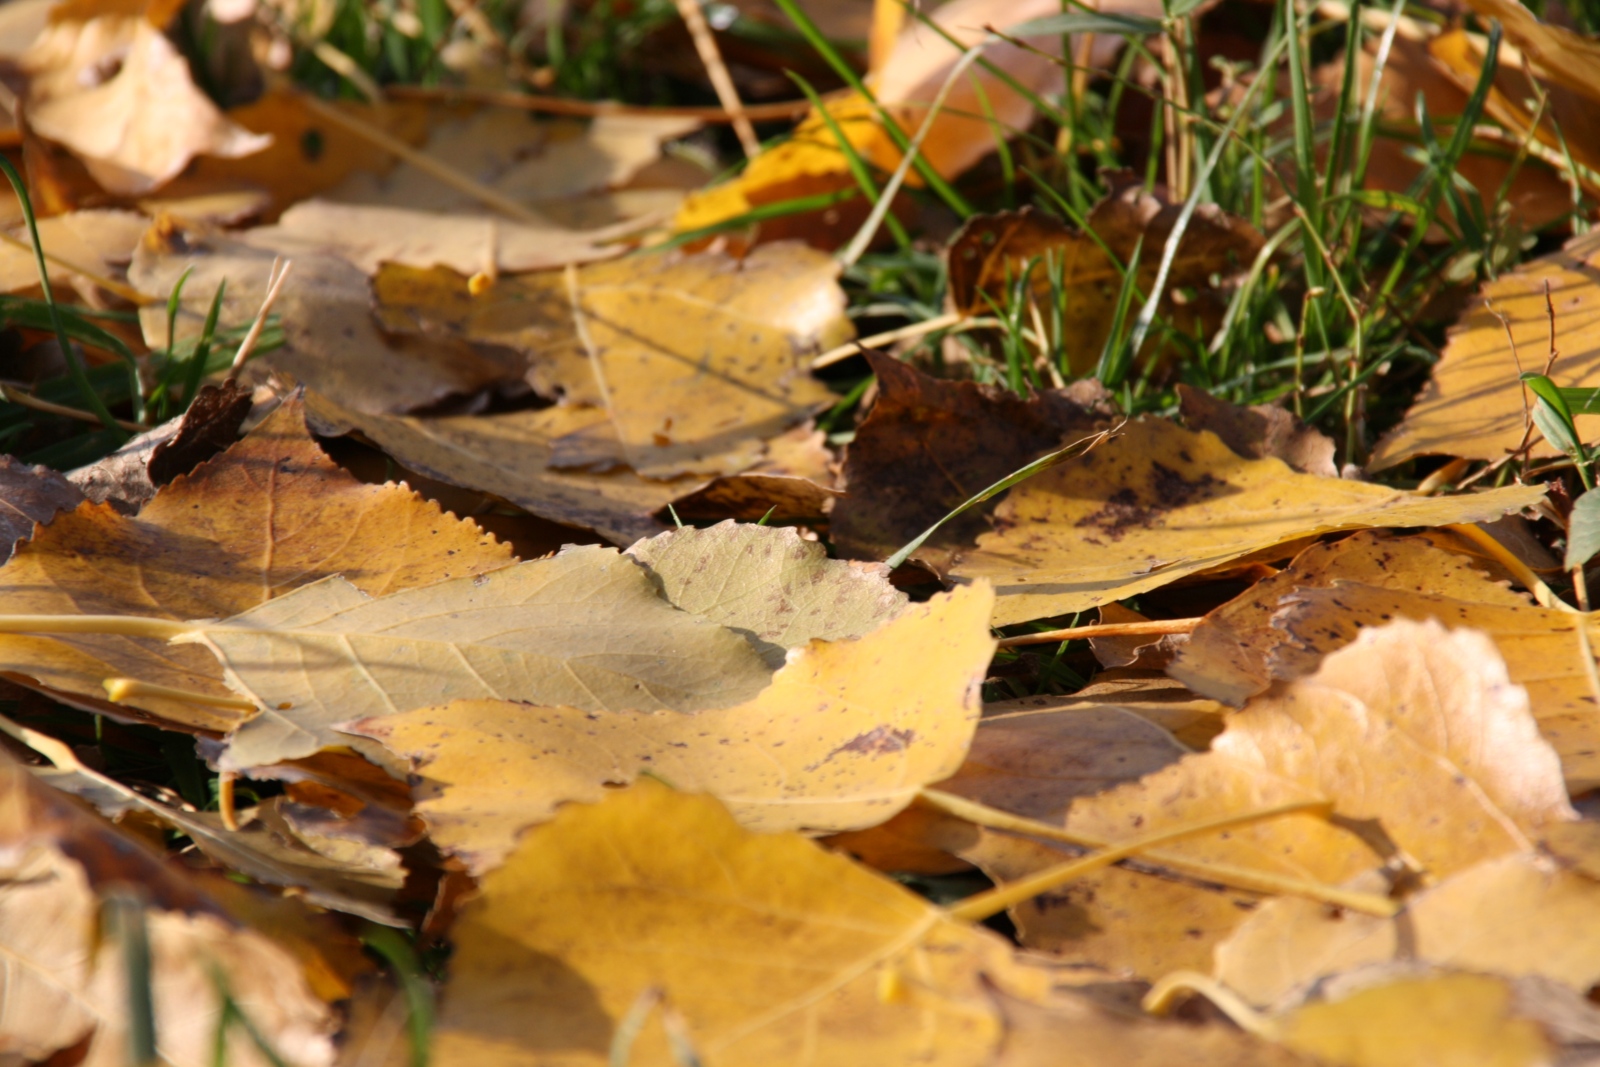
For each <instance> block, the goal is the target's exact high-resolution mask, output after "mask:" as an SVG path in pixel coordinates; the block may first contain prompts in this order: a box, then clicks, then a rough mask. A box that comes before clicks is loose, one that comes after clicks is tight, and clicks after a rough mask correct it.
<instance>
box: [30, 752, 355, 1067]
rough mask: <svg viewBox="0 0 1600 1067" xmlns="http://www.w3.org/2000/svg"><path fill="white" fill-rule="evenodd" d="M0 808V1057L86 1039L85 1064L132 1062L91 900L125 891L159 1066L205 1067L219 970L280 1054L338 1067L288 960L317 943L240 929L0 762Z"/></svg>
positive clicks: (154, 858) (115, 963)
mask: <svg viewBox="0 0 1600 1067" xmlns="http://www.w3.org/2000/svg"><path fill="white" fill-rule="evenodd" d="M0 812H3V817H0V945H3V951H4V953H5V956H6V959H7V966H6V969H5V974H4V978H3V979H0V995H3V997H4V999H5V1004H6V1021H5V1026H4V1028H3V1033H0V1052H3V1053H4V1054H6V1055H8V1056H9V1057H16V1058H18V1059H20V1060H27V1061H43V1060H45V1059H47V1058H48V1057H49V1056H50V1055H51V1054H52V1053H55V1052H57V1051H59V1050H62V1049H66V1048H69V1047H71V1046H73V1045H76V1044H77V1043H78V1042H79V1041H81V1040H85V1039H87V1049H86V1058H85V1059H83V1060H82V1062H84V1063H86V1064H90V1065H91V1067H114V1065H119V1064H123V1063H125V1062H127V1060H126V1052H127V1043H126V1036H125V1035H126V1028H127V1005H128V995H127V992H126V989H125V986H124V978H123V976H124V974H125V970H124V965H123V963H122V961H121V949H120V947H119V944H118V942H117V941H116V940H115V939H114V938H112V937H109V936H106V935H105V934H103V933H102V931H101V928H100V899H101V894H102V893H103V892H104V891H106V890H108V889H111V888H113V887H115V886H118V885H121V886H127V885H128V884H130V883H131V884H132V885H135V886H138V887H140V889H141V891H142V893H143V895H144V897H145V899H146V900H147V901H148V902H149V905H150V906H149V908H148V910H147V911H146V912H145V916H146V924H147V929H148V932H149V937H150V942H151V945H150V947H151V957H152V958H151V979H152V981H151V985H152V989H153V993H154V1001H155V1017H156V1025H157V1032H158V1033H159V1035H160V1040H161V1053H162V1057H163V1059H164V1060H166V1062H168V1063H171V1064H174V1065H175V1067H204V1065H206V1064H209V1063H211V1062H212V1046H213V1042H214V1040H215V1037H216V1030H217V1026H216V1020H217V1017H218V1015H219V1014H220V1012H221V1009H222V1005H221V1003H220V998H219V991H218V986H217V975H218V974H219V973H220V975H221V976H222V977H223V979H224V980H225V981H226V982H227V985H228V989H229V992H230V993H231V995H232V996H233V998H234V999H235V1001H236V1002H237V1003H238V1005H239V1007H240V1009H241V1010H242V1011H243V1012H244V1013H245V1015H246V1016H247V1017H248V1018H249V1019H250V1021H251V1022H252V1024H254V1025H255V1027H256V1028H257V1030H258V1032H260V1033H261V1034H262V1035H263V1036H264V1037H265V1038H266V1039H267V1040H268V1041H270V1042H271V1044H272V1046H273V1047H274V1048H275V1049H276V1050H277V1051H278V1052H279V1053H280V1054H281V1055H283V1056H285V1057H286V1058H288V1059H289V1060H290V1061H291V1062H293V1063H296V1064H304V1065H307V1067H311V1065H317V1064H332V1063H333V1059H334V1048H333V1035H334V1032H335V1030H336V1028H337V1020H336V1018H335V1015H334V1013H333V1011H332V1010H331V1009H330V1007H329V1006H328V1005H327V1004H326V1003H324V1002H323V1000H322V999H321V998H320V997H319V996H317V995H316V993H314V992H313V990H312V988H311V986H310V983H309V982H308V975H307V974H306V973H305V971H304V970H303V965H302V963H301V962H300V961H299V960H298V959H297V958H296V955H295V952H296V951H301V952H305V951H309V952H311V953H312V954H314V953H315V952H316V951H317V950H316V948H315V947H313V946H311V945H308V944H305V943H303V942H302V943H300V944H299V945H297V946H293V947H291V946H290V945H286V944H285V943H284V941H286V940H291V937H290V936H289V935H288V932H287V931H282V930H279V931H273V934H274V935H275V936H271V937H269V936H267V934H266V933H263V932H259V931H256V930H251V929H247V928H244V927H242V926H241V924H240V923H239V922H238V921H237V920H235V919H234V918H232V917H231V916H230V913H229V909H228V908H227V906H226V905H225V903H224V902H223V901H222V900H220V899H219V898H217V897H215V896H213V895H211V894H209V893H208V892H207V891H206V890H205V889H203V888H202V887H201V885H200V883H198V882H197V881H196V880H195V879H194V878H193V876H192V875H189V874H187V873H186V872H184V871H183V868H181V867H174V866H172V865H169V864H166V863H164V862H163V861H162V859H161V858H160V857H159V856H158V855H156V854H154V853H150V852H147V851H145V850H144V848H143V847H142V846H140V845H139V844H137V843H136V842H135V841H133V840H131V839H130V838H128V837H127V836H125V835H123V834H120V833H118V832H117V831H115V830H114V829H113V828H112V827H110V826H109V825H107V824H105V823H103V822H102V821H101V820H100V819H98V818H97V817H96V816H94V815H92V814H90V813H88V812H86V811H85V810H84V809H82V808H80V807H78V806H76V805H75V804H74V803H73V802H71V801H68V800H66V799H65V798H64V797H62V796H61V795H60V794H58V793H55V792H54V791H53V790H51V789H49V788H48V787H46V786H44V785H41V784H39V783H38V782H35V781H34V780H33V778H32V776H31V775H30V774H29V773H28V771H27V769H26V768H24V767H23V766H22V765H20V764H18V763H17V762H16V761H15V760H14V759H13V758H12V757H10V756H9V755H3V754H0ZM107 933H109V932H107ZM328 933H329V931H326V930H324V931H323V934H324V936H325V937H326V936H327V935H328ZM326 947H331V946H328V945H327V944H326V943H325V948H326ZM322 967H323V969H324V970H326V969H327V964H326V963H323V964H322ZM91 1032H92V1033H91ZM229 1053H230V1058H229V1062H230V1063H240V1064H247V1065H252V1067H253V1065H262V1067H265V1064H266V1063H267V1062H268V1061H267V1060H266V1059H265V1057H262V1056H261V1055H260V1053H259V1052H258V1051H257V1050H256V1049H255V1048H254V1047H253V1046H252V1045H250V1044H249V1043H248V1042H244V1041H239V1040H238V1039H237V1037H235V1038H234V1039H233V1040H231V1041H230V1042H229ZM75 1062H76V1061H75Z"/></svg>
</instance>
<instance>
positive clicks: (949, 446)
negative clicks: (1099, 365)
mask: <svg viewBox="0 0 1600 1067" xmlns="http://www.w3.org/2000/svg"><path fill="white" fill-rule="evenodd" d="M866 356H867V360H868V362H869V363H871V365H872V371H873V373H874V374H875V375H876V376H877V379H878V398H877V400H876V401H875V402H874V403H873V406H872V411H871V412H870V413H869V414H868V415H867V417H866V419H864V420H863V421H862V422H861V424H860V425H859V426H858V427H857V428H856V436H855V440H854V441H852V442H851V444H850V447H849V449H848V451H847V452H846V453H845V462H844V483H845V485H844V488H845V496H844V498H843V499H841V500H839V501H838V502H837V503H836V504H835V505H834V508H833V513H832V521H831V527H830V529H831V533H832V536H833V541H834V544H835V545H837V546H838V548H839V551H840V553H841V554H842V555H845V556H849V557H853V558H856V559H863V558H864V559H883V558H885V557H886V556H889V555H890V554H892V553H893V552H895V551H896V550H898V549H899V548H900V547H901V546H902V545H904V544H906V543H907V542H909V541H910V540H911V539H912V538H913V537H916V536H917V535H918V534H920V533H921V532H922V531H924V530H926V529H927V528H928V527H930V526H932V525H933V524H934V523H935V522H937V521H939V520H940V519H942V518H944V516H945V515H946V514H948V513H949V512H950V511H952V510H953V509H954V508H955V507H956V506H957V505H959V504H961V503H962V502H963V501H965V500H966V499H967V498H968V497H971V496H972V495H973V494H975V493H977V492H979V491H980V490H982V489H986V488H988V487H989V486H991V485H993V484H994V483H995V482H997V481H999V480H1000V479H1001V478H1004V477H1005V476H1006V475H1008V474H1010V473H1011V472H1012V471H1015V470H1017V469H1018V468H1019V467H1022V466H1023V465H1025V464H1027V463H1028V462H1030V461H1031V460H1033V459H1035V458H1037V457H1038V456H1040V455H1043V454H1044V453H1046V452H1048V451H1050V450H1052V449H1054V448H1058V447H1060V446H1061V445H1062V444H1064V443H1065V442H1066V441H1068V440H1071V439H1072V438H1074V437H1080V436H1083V435H1084V434H1085V433H1088V432H1090V431H1091V430H1092V429H1094V428H1095V424H1096V413H1095V412H1093V411H1092V410H1090V408H1089V405H1090V404H1092V403H1093V402H1094V401H1095V399H1096V398H1095V397H1094V396H1092V395H1089V394H1087V392H1086V391H1081V390H1074V391H1058V390H1052V391H1047V392H1043V393H1040V394H1039V395H1038V396H1035V397H1033V398H1032V399H1030V400H1022V399H1021V398H1019V397H1018V396H1017V395H1016V394H1015V393H1012V392H1010V391H1009V390H1004V389H999V388H995V387H992V386H981V385H976V384H974V383H972V382H954V381H946V380H943V379H939V378H933V377H930V376H928V375H926V374H923V373H922V372H921V371H918V370H916V369H915V368H913V367H910V366H907V365H906V364H904V363H901V362H900V361H899V360H897V359H894V358H892V357H890V356H885V355H880V354H879V353H876V352H868V353H866ZM983 514H984V509H983V508H973V509H972V510H970V511H968V512H966V513H965V514H963V515H960V516H957V517H956V518H955V519H952V520H951V521H950V522H948V523H946V524H945V525H944V526H943V527H942V528H940V530H939V531H938V532H937V533H935V534H934V535H933V536H932V537H930V538H929V539H928V540H927V541H926V542H925V543H924V544H923V545H922V547H921V548H920V549H918V550H917V553H916V558H917V559H918V560H919V561H921V562H923V563H927V564H930V565H932V566H935V567H938V568H940V569H942V568H943V567H945V566H948V564H949V561H950V559H951V555H952V552H953V550H954V549H955V548H956V547H957V546H959V545H963V544H970V543H971V541H972V539H973V538H974V537H975V536H976V534H977V533H978V531H979V530H982V529H983V528H984V520H983Z"/></svg>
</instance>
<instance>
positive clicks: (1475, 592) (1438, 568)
mask: <svg viewBox="0 0 1600 1067" xmlns="http://www.w3.org/2000/svg"><path fill="white" fill-rule="evenodd" d="M1464 547H1465V543H1464V542H1462V541H1460V540H1459V539H1457V538H1456V537H1455V536H1454V535H1452V534H1448V533H1424V534H1416V535H1413V536H1410V537H1395V536H1393V535H1391V534H1389V533H1386V532H1383V531H1371V530H1363V531H1360V532H1358V533H1355V534H1352V535H1351V536H1350V537H1347V538H1345V539H1344V540H1342V541H1335V542H1332V543H1318V544H1315V545H1312V546H1311V547H1310V548H1307V549H1306V550H1305V551H1303V552H1301V553H1300V554H1299V555H1298V556H1296V557H1295V558H1294V560H1293V562H1291V563H1290V564H1289V566H1288V567H1285V568H1284V569H1283V570H1282V571H1280V572H1279V573H1278V574H1276V575H1275V576H1273V577H1271V578H1266V579H1263V580H1262V581H1260V582H1257V583H1256V584H1255V585H1253V586H1251V587H1250V588H1249V589H1246V590H1245V591H1244V592H1242V593H1240V594H1239V595H1238V596H1236V597H1234V598H1233V599H1232V600H1230V601H1228V602H1227V603H1226V604H1223V605H1222V606H1221V607H1219V608H1216V609H1215V610H1213V611H1211V612H1208V613H1207V614H1206V616H1205V619H1204V620H1203V621H1202V622H1201V623H1200V625H1199V626H1198V627H1196V628H1195V631H1194V632H1193V633H1192V634H1190V635H1189V640H1188V642H1187V643H1186V644H1185V645H1184V646H1183V647H1182V648H1181V649H1179V651H1178V655H1177V659H1176V660H1175V661H1174V662H1173V663H1172V665H1171V666H1169V667H1168V668H1167V673H1168V674H1170V675H1172V677H1174V678H1176V679H1178V680H1179V681H1180V682H1182V683H1183V684H1184V685H1187V686H1188V687H1189V688H1191V689H1193V690H1194V691H1195V692H1197V693H1201V694H1203V695H1205V696H1208V697H1211V698H1213V699H1216V700H1222V701H1226V702H1227V703H1230V704H1243V703H1244V702H1245V701H1246V700H1247V699H1249V698H1250V697H1252V696H1254V695H1255V694H1257V693H1261V692H1264V691H1266V689H1267V687H1268V686H1269V685H1271V684H1272V679H1273V677H1274V670H1273V667H1274V664H1273V654H1274V653H1275V652H1276V650H1277V649H1279V648H1280V647H1281V646H1282V645H1283V644H1284V643H1285V642H1290V641H1292V640H1293V638H1292V637H1291V635H1290V633H1289V631H1288V630H1287V629H1286V628H1284V627H1279V626H1276V625H1274V624H1273V617H1274V615H1275V614H1276V613H1277V612H1278V611H1279V610H1280V609H1281V608H1282V606H1283V603H1284V598H1285V597H1288V596H1291V595H1293V594H1295V593H1297V592H1298V591H1299V590H1302V589H1307V588H1329V587H1331V586H1333V585H1334V584H1335V583H1360V584H1362V585H1368V586H1374V587H1377V588H1380V589H1391V590H1394V591H1396V592H1398V593H1400V594H1402V597H1401V599H1402V600H1403V601H1405V602H1413V596H1414V595H1415V594H1425V595H1426V594H1432V595H1436V596H1444V597H1450V598H1451V599H1454V600H1465V601H1473V602H1477V603H1480V604H1484V605H1490V604H1493V605H1498V606H1501V607H1529V606H1531V605H1530V601H1529V598H1528V597H1527V596H1525V595H1523V594H1521V593H1516V592H1513V591H1512V590H1511V589H1510V588H1509V586H1508V585H1507V584H1506V582H1505V580H1504V577H1503V572H1501V571H1500V569H1499V567H1498V566H1497V565H1495V564H1492V563H1487V562H1486V561H1485V560H1483V559H1482V558H1480V557H1476V556H1474V555H1472V554H1471V553H1470V552H1467V551H1463V548H1464ZM1491 570H1493V572H1494V573H1493V575H1492V576H1491V573H1490V571H1491ZM1339 614H1340V615H1341V617H1342V616H1343V611H1342V609H1341V611H1340V613H1339ZM1406 617H1408V618H1427V617H1429V616H1428V613H1426V612H1420V611H1414V612H1407V613H1406ZM1367 618H1369V619H1370V616H1367ZM1306 621H1307V622H1310V623H1311V624H1312V625H1316V624H1317V623H1322V622H1330V621H1331V620H1327V619H1323V618H1318V619H1317V620H1315V621H1313V620H1306ZM1441 621H1443V622H1445V624H1446V625H1450V624H1451V623H1452V622H1453V621H1454V620H1452V619H1450V618H1443V619H1442V620H1441ZM1333 625H1336V626H1338V628H1339V629H1340V631H1342V632H1344V633H1346V634H1347V635H1348V636H1350V637H1353V636H1354V630H1353V629H1352V628H1351V627H1348V626H1346V625H1344V624H1343V623H1342V622H1340V623H1334V624H1333ZM1298 628H1299V629H1301V630H1303V631H1304V630H1307V628H1306V627H1305V626H1300V627H1298ZM1334 647H1335V646H1334V645H1332V644H1331V643H1330V642H1329V641H1328V640H1327V635H1325V634H1321V633H1319V634H1318V642H1317V649H1318V651H1319V653H1325V652H1331V651H1333V648H1334ZM1307 659H1308V657H1307V656H1305V655H1300V656H1296V657H1295V662H1296V663H1297V664H1298V665H1299V666H1300V670H1298V671H1297V672H1296V673H1298V674H1306V673H1309V672H1310V671H1312V670H1315V669H1316V663H1315V661H1311V662H1307ZM1284 666H1287V664H1284ZM1278 676H1280V677H1287V676H1288V675H1287V674H1285V675H1278Z"/></svg>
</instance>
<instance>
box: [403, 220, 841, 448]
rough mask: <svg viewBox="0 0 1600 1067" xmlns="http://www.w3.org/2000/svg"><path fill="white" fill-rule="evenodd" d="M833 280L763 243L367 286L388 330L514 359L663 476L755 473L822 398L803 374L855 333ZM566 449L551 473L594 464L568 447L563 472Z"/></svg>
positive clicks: (803, 255)
mask: <svg viewBox="0 0 1600 1067" xmlns="http://www.w3.org/2000/svg"><path fill="white" fill-rule="evenodd" d="M838 273H839V268H838V264H837V263H835V262H834V260H833V258H832V257H830V256H826V255H824V254H822V253H820V252H815V251H812V250H810V249H807V248H803V247H800V246H796V245H773V246H770V247H765V248H761V249H758V250H756V251H755V252H754V253H752V254H751V255H749V256H748V257H746V258H744V259H743V260H734V259H732V258H730V257H728V256H724V255H720V254H712V253H706V254H702V255H694V256H671V255H648V256H638V257H634V258H630V259H626V260H621V261H618V262H614V263H598V264H591V265H590V266H587V267H584V268H583V269H581V270H576V269H574V270H572V271H569V272H560V271H549V272H544V273H537V274H529V275H524V276H520V277H517V278H505V279H501V280H500V281H499V282H498V283H496V284H495V285H494V286H492V287H491V288H490V289H489V290H488V291H487V292H483V293H480V294H478V295H473V294H472V293H471V292H470V291H469V290H468V286H467V280H466V279H465V278H464V277H461V276H460V275H458V274H455V273H454V272H452V271H448V270H442V269H441V270H433V271H417V270H411V269H407V268H401V267H392V266H391V267H385V268H384V269H383V270H382V271H380V272H379V274H378V276H377V278H376V279H375V280H374V282H373V291H374V294H375V296H376V299H377V302H378V315H379V318H380V320H381V321H382V322H383V324H384V326H385V328H387V329H390V330H393V331H395V332H400V333H416V332H423V333H428V334H431V335H434V336H439V335H444V336H451V337H458V338H466V339H470V340H473V341H479V342H489V343H493V344H501V345H507V346H510V347H512V348H515V349H517V350H518V351H520V352H523V353H525V354H526V355H527V357H528V359H529V366H528V371H527V379H528V381H529V382H530V383H531V384H532V385H533V386H534V388H535V389H537V390H538V391H539V392H541V393H544V394H545V395H550V396H560V397H561V398H563V400H564V401H565V402H566V403H582V404H589V405H594V406H598V407H602V408H604V409H605V411H606V412H607V413H608V414H609V416H610V420H611V429H612V431H613V435H614V437H615V439H616V441H617V442H619V445H617V446H614V447H616V448H617V449H618V451H617V452H616V453H615V454H616V456H617V457H618V458H620V459H622V460H623V461H625V462H626V463H627V464H628V465H629V466H631V467H633V469H634V470H636V471H638V472H639V473H640V474H642V475H645V476H647V477H653V478H670V477H674V476H676V475H680V474H727V473H735V472H737V471H740V470H743V469H745V468H746V467H750V466H753V465H754V464H755V463H756V462H757V461H758V460H759V459H760V458H761V455H762V451H763V449H762V441H763V440H765V439H766V438H769V437H775V436H777V435H778V434H780V433H782V432H783V431H784V430H787V429H789V428H790V427H791V426H794V425H796V424H797V423H799V422H802V421H804V419H805V418H806V417H807V416H808V415H809V414H810V412H811V410H812V409H813V408H814V407H815V406H817V405H820V404H822V403H824V402H826V401H829V400H830V399H832V395H833V394H831V393H830V392H828V390H827V388H826V387H824V386H823V384H822V383H821V382H819V381H817V380H815V379H813V378H812V377H811V376H810V373H809V371H808V370H807V367H808V364H809V361H808V357H809V356H810V355H814V354H816V353H817V352H820V351H822V350H824V349H827V348H831V347H833V346H834V345H835V344H837V343H839V342H841V341H844V340H846V339H847V338H848V337H849V336H850V334H851V333H852V332H853V329H852V327H851V326H850V323H849V320H848V319H846V318H845V315H844V294H843V292H842V291H841V290H840V289H839V285H838V281H837V278H838ZM640 323H649V324H650V327H649V329H648V330H641V329H640V328H639V324H640ZM566 443H567V442H563V441H561V440H558V441H557V442H556V444H555V447H556V452H557V459H556V463H557V465H560V466H584V465H587V464H588V463H590V462H592V457H590V456H589V455H588V454H587V451H586V449H584V447H583V444H584V443H583V442H581V441H578V442H572V443H573V444H576V445H578V446H579V454H578V456H577V457H573V458H570V459H569V460H568V461H567V462H562V457H561V452H562V448H563V445H564V444H566Z"/></svg>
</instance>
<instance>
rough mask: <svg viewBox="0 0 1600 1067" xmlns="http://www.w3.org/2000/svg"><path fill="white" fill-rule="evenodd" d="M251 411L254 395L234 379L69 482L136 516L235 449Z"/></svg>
mask: <svg viewBox="0 0 1600 1067" xmlns="http://www.w3.org/2000/svg"><path fill="white" fill-rule="evenodd" d="M250 408H251V393H250V390H248V389H245V388H242V387H241V386H239V385H238V384H236V383H235V382H234V381H232V380H231V379H230V380H228V381H227V382H224V383H223V384H222V385H203V386H201V387H200V392H198V393H197V394H195V398H194V402H193V403H192V404H190V405H189V407H188V408H187V409H186V410H185V411H184V413H183V414H182V415H180V416H178V417H177V418H175V419H168V420H167V421H166V422H165V423H162V424H161V425H160V426H157V427H156V428H155V429H153V430H147V431H146V432H144V433H142V434H140V435H139V436H137V437H135V438H134V439H133V440H131V441H129V442H128V443H127V444H125V445H123V446H122V447H121V448H119V449H117V450H116V451H115V452H113V453H111V455H109V456H106V457H105V458H104V459H100V460H97V461H95V462H94V463H91V464H89V465H88V466H87V467H79V468H78V469H77V470H74V471H72V472H71V473H69V474H68V475H67V477H68V479H70V480H71V482H72V484H73V485H75V486H77V487H78V488H79V489H80V490H82V492H83V495H84V496H85V497H87V498H88V499H90V500H93V501H94V502H95V503H96V504H104V503H106V502H108V501H109V502H111V503H112V504H113V505H114V506H115V507H116V508H117V510H119V511H122V512H124V513H132V512H135V511H137V510H138V509H139V508H141V507H143V506H144V504H145V503H147V502H148V501H149V500H150V499H151V498H152V497H154V496H155V495H156V490H157V489H158V488H160V487H161V486H163V485H166V484H167V483H168V482H170V481H172V479H174V478H176V477H177V476H178V475H180V474H188V473H189V472H190V471H192V470H194V469H195V468H196V467H198V466H199V465H200V464H201V463H203V462H205V461H206V460H208V459H210V458H211V457H212V456H214V455H216V454H217V453H218V452H221V451H223V450H224V449H226V448H228V447H229V446H230V445H232V444H233V443H234V441H236V440H237V439H238V437H239V427H240V426H242V425H244V420H245V417H246V416H248V415H249V414H250Z"/></svg>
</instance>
